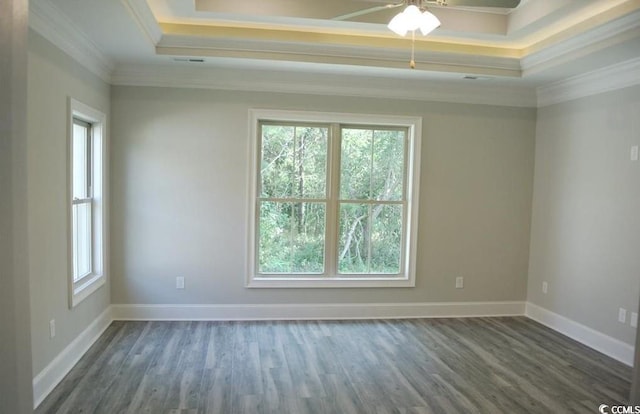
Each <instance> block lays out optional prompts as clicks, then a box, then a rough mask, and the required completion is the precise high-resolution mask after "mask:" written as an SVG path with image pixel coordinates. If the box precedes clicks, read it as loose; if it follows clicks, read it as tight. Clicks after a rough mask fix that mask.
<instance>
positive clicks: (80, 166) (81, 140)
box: [72, 123, 89, 199]
mask: <svg viewBox="0 0 640 414" xmlns="http://www.w3.org/2000/svg"><path fill="white" fill-rule="evenodd" d="M72 141H73V165H72V171H73V198H80V199H82V198H87V197H89V192H88V188H89V185H88V184H89V183H88V166H89V163H88V161H89V160H88V153H89V134H88V128H87V127H86V126H84V125H78V124H75V123H74V124H73V139H72Z"/></svg>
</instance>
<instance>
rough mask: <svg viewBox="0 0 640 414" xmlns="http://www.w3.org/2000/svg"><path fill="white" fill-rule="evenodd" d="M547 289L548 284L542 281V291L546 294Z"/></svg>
mask: <svg viewBox="0 0 640 414" xmlns="http://www.w3.org/2000/svg"><path fill="white" fill-rule="evenodd" d="M548 291H549V284H548V283H547V282H542V293H544V294H545V295H546V294H547V292H548Z"/></svg>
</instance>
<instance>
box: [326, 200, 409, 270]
mask: <svg viewBox="0 0 640 414" xmlns="http://www.w3.org/2000/svg"><path fill="white" fill-rule="evenodd" d="M401 252H402V205H385V204H354V203H342V204H341V205H340V241H339V250H338V261H339V262H338V269H339V271H340V273H381V274H398V273H400V255H401Z"/></svg>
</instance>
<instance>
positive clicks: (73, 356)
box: [33, 307, 113, 409]
mask: <svg viewBox="0 0 640 414" xmlns="http://www.w3.org/2000/svg"><path fill="white" fill-rule="evenodd" d="M112 321H113V317H112V314H111V307H108V308H107V309H105V311H104V312H102V314H101V315H100V316H98V317H97V318H96V319H95V320H94V321H93V322H91V325H89V326H88V327H87V329H85V330H84V331H82V333H81V334H80V335H78V337H77V338H76V339H74V340H73V341H72V342H71V343H70V344H69V345H67V347H66V348H65V349H64V350H63V351H62V352H61V353H60V354H58V356H57V357H55V359H54V360H53V361H51V363H50V364H49V365H47V366H46V367H45V368H44V369H43V370H42V371H41V372H40V373H39V374H38V375H36V377H35V378H34V379H33V402H34V409H35V408H38V406H39V405H40V404H41V403H42V401H44V399H45V398H46V397H47V395H49V393H50V392H51V391H53V389H54V388H55V387H56V385H58V383H60V381H62V379H63V378H64V377H65V375H67V374H68V373H69V371H71V368H73V367H74V365H75V364H77V363H78V361H79V360H80V358H82V356H83V355H84V354H85V353H86V352H87V351H88V350H89V348H90V347H91V345H93V344H94V343H95V342H96V340H97V339H98V338H99V337H100V335H102V333H103V332H104V331H105V330H106V329H107V328H108V327H109V325H110V324H111V322H112Z"/></svg>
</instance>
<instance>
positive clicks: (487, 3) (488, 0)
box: [428, 0, 521, 9]
mask: <svg viewBox="0 0 640 414" xmlns="http://www.w3.org/2000/svg"><path fill="white" fill-rule="evenodd" d="M520 1H521V0H446V1H445V3H446V5H447V6H464V7H502V8H506V9H514V8H516V7H518V5H519V4H520ZM428 3H437V1H435V0H428Z"/></svg>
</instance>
